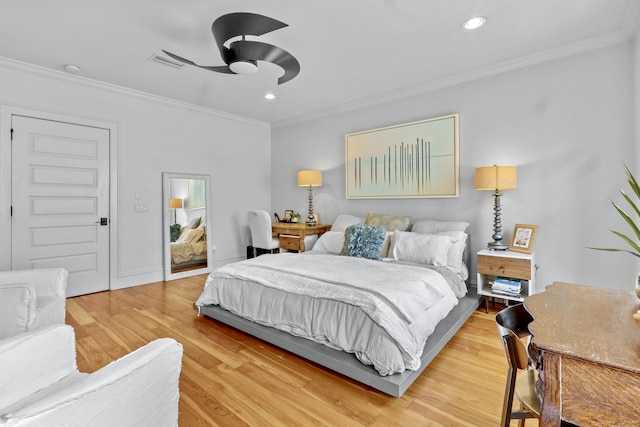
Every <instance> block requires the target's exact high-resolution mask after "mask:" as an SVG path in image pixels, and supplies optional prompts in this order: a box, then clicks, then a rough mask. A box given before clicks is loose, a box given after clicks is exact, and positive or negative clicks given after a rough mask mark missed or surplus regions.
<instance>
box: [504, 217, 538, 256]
mask: <svg viewBox="0 0 640 427" xmlns="http://www.w3.org/2000/svg"><path fill="white" fill-rule="evenodd" d="M537 232H538V226H537V225H533V224H516V225H515V227H514V228H513V234H512V235H511V241H510V242H509V250H510V251H514V252H524V253H526V254H530V253H531V252H533V242H534V241H535V239H536V233H537Z"/></svg>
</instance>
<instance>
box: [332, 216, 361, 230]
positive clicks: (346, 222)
mask: <svg viewBox="0 0 640 427" xmlns="http://www.w3.org/2000/svg"><path fill="white" fill-rule="evenodd" d="M356 224H364V218H361V217H358V216H353V215H338V217H337V218H336V219H335V221H333V224H332V225H331V231H341V232H343V233H344V230H346V229H347V227H349V226H350V225H356Z"/></svg>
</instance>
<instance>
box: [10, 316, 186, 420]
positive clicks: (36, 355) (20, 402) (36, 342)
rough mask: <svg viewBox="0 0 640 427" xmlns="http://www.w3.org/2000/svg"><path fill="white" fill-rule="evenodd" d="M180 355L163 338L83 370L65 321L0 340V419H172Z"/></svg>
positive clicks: (177, 348) (175, 413)
mask: <svg viewBox="0 0 640 427" xmlns="http://www.w3.org/2000/svg"><path fill="white" fill-rule="evenodd" d="M181 361H182V345H180V344H179V343H178V342H176V341H175V340H173V339H171V338H161V339H157V340H155V341H153V342H151V343H149V344H147V345H145V346H144V347H141V348H139V349H137V350H135V351H133V352H132V353H129V354H127V355H126V356H124V357H122V358H120V359H118V360H116V361H115V362H112V363H110V364H109V365H107V366H105V367H104V368H102V369H99V370H98V371H96V372H94V373H91V374H86V373H81V372H79V371H78V367H77V364H76V342H75V333H74V331H73V328H72V327H71V326H69V325H54V326H48V327H45V328H40V329H37V330H34V331H30V332H26V333H23V334H20V335H16V336H13V337H9V338H6V339H4V340H0V384H2V386H1V387H0V426H16V427H18V426H19V427H26V426H91V427H112V426H118V427H129V426H130V427H134V426H135V427H140V426H153V427H158V426H159V427H163V426H167V427H168V426H172V427H173V426H177V425H178V400H179V391H178V382H179V377H180V370H181Z"/></svg>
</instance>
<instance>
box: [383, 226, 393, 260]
mask: <svg viewBox="0 0 640 427" xmlns="http://www.w3.org/2000/svg"><path fill="white" fill-rule="evenodd" d="M391 239H393V231H387V237H385V238H384V242H383V243H382V250H381V251H380V258H387V257H389V249H390V248H391Z"/></svg>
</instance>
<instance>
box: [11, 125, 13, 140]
mask: <svg viewBox="0 0 640 427" xmlns="http://www.w3.org/2000/svg"><path fill="white" fill-rule="evenodd" d="M11 141H13V128H11Z"/></svg>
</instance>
